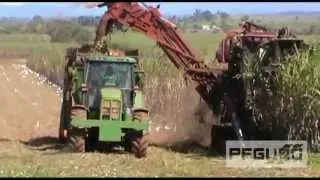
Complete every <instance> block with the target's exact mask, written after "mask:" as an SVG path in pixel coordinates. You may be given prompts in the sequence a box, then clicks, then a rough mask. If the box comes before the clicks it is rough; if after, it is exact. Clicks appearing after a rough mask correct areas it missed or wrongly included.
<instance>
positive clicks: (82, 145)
mask: <svg viewBox="0 0 320 180" xmlns="http://www.w3.org/2000/svg"><path fill="white" fill-rule="evenodd" d="M84 135H85V133H84V132H83V131H82V130H80V129H72V130H70V137H69V140H70V145H71V148H72V150H73V152H77V153H81V152H85V151H86V138H85V136H84Z"/></svg>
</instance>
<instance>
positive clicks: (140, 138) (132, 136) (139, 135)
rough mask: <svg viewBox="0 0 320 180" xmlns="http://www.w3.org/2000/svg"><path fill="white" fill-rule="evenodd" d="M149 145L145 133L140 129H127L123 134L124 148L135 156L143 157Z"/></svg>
mask: <svg viewBox="0 0 320 180" xmlns="http://www.w3.org/2000/svg"><path fill="white" fill-rule="evenodd" d="M148 146H149V139H148V138H147V135H143V132H142V131H135V130H131V129H130V130H128V132H127V133H126V136H125V142H124V150H125V151H127V152H129V153H133V154H134V155H135V156H136V157H137V158H142V157H145V156H146V154H147V149H148Z"/></svg>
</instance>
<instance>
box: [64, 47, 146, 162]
mask: <svg viewBox="0 0 320 180" xmlns="http://www.w3.org/2000/svg"><path fill="white" fill-rule="evenodd" d="M79 50H81V49H78V48H69V49H68V50H67V56H66V62H67V65H66V68H65V77H64V89H63V102H62V107H61V117H60V128H59V139H60V141H61V142H62V143H69V144H70V145H71V147H72V149H73V150H74V151H75V152H87V151H93V150H96V149H102V150H104V151H108V150H109V151H110V150H112V148H114V147H115V146H120V147H124V150H125V151H128V152H131V153H134V154H135V155H136V156H137V157H144V156H145V155H146V152H147V147H148V140H147V136H146V135H147V133H148V129H149V122H150V119H149V111H148V109H146V108H145V106H144V96H143V91H142V88H143V77H144V73H143V71H142V70H141V68H140V66H139V60H138V50H132V51H127V52H125V56H122V57H114V56H108V55H106V54H102V53H88V52H85V53H81V52H80V51H79Z"/></svg>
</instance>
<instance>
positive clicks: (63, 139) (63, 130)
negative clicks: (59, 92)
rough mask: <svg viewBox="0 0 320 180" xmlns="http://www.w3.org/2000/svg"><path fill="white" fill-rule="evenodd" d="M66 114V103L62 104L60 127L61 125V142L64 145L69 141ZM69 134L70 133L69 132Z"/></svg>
mask: <svg viewBox="0 0 320 180" xmlns="http://www.w3.org/2000/svg"><path fill="white" fill-rule="evenodd" d="M65 121H66V114H65V101H63V102H62V106H61V111H60V123H59V124H60V125H59V142H60V143H62V144H64V143H66V142H67V141H68V137H67V134H65V131H66V132H67V128H66V127H65ZM67 133H68V132H67Z"/></svg>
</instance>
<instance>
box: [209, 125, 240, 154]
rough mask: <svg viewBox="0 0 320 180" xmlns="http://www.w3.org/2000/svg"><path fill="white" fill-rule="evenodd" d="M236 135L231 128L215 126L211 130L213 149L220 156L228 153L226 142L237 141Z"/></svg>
mask: <svg viewBox="0 0 320 180" xmlns="http://www.w3.org/2000/svg"><path fill="white" fill-rule="evenodd" d="M235 139H236V134H235V132H234V130H233V128H232V127H230V126H217V125H213V126H212V128H211V148H212V149H213V150H214V151H216V152H217V153H218V154H220V155H225V153H226V141H227V140H235Z"/></svg>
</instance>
